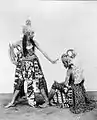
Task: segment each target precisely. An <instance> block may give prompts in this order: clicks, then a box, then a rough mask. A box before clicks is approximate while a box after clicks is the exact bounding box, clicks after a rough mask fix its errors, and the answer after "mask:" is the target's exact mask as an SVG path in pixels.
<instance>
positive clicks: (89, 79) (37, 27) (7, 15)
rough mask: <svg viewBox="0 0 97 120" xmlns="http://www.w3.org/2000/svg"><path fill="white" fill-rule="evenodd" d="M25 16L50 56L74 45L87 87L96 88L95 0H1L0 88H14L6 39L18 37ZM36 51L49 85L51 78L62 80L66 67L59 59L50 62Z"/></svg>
mask: <svg viewBox="0 0 97 120" xmlns="http://www.w3.org/2000/svg"><path fill="white" fill-rule="evenodd" d="M28 16H31V19H32V27H33V30H34V31H35V40H37V42H38V43H39V45H40V47H41V48H42V49H43V50H44V51H45V52H46V53H47V54H48V55H49V56H50V57H51V58H52V59H56V58H57V57H60V56H61V54H62V53H63V52H64V51H65V50H66V49H68V48H74V49H75V50H76V51H77V52H78V59H79V64H80V65H81V66H82V67H83V69H84V76H85V78H86V81H85V86H86V89H87V90H97V76H96V75H97V2H81V1H80V2H74V1H72V2H70V1H69V2H66V1H65V2H63V1H61V2H59V1H38V0H0V92H1V93H2V92H13V81H14V73H15V66H14V65H13V64H12V63H11V62H10V59H9V56H8V43H9V42H10V43H14V42H16V41H18V40H20V39H21V37H22V32H21V31H22V25H23V24H24V22H25V20H26V19H27V18H28ZM36 53H37V55H38V57H39V59H40V63H41V65H42V69H43V72H44V75H45V78H46V81H47V84H48V88H50V87H51V84H52V83H53V81H54V80H57V81H59V82H61V81H63V80H64V78H65V72H66V70H65V69H64V67H63V65H62V63H61V60H60V61H59V62H58V63H57V64H55V65H53V64H51V63H50V62H49V61H47V60H46V59H45V58H44V56H43V55H42V54H41V53H40V52H39V51H37V50H36ZM25 86H26V85H25ZM25 89H26V88H25Z"/></svg>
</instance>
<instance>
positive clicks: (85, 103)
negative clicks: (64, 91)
mask: <svg viewBox="0 0 97 120" xmlns="http://www.w3.org/2000/svg"><path fill="white" fill-rule="evenodd" d="M71 88H72V91H73V105H72V106H71V107H70V111H71V112H72V113H75V114H78V113H83V112H86V111H90V110H93V108H95V106H96V102H95V101H94V100H92V99H91V98H90V97H89V96H88V94H87V93H86V90H85V88H84V85H83V81H82V82H81V83H80V84H73V85H72V86H71Z"/></svg>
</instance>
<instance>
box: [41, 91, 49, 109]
mask: <svg viewBox="0 0 97 120" xmlns="http://www.w3.org/2000/svg"><path fill="white" fill-rule="evenodd" d="M41 94H42V95H43V97H44V99H45V103H44V104H42V105H39V106H40V107H43V108H44V107H47V106H48V105H49V100H48V97H47V95H46V93H45V90H44V89H41Z"/></svg>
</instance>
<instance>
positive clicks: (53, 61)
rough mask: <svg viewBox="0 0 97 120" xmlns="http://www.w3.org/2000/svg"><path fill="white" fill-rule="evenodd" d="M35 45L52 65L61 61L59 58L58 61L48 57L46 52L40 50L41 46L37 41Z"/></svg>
mask: <svg viewBox="0 0 97 120" xmlns="http://www.w3.org/2000/svg"><path fill="white" fill-rule="evenodd" d="M35 45H36V48H37V49H38V50H39V51H40V52H41V53H42V54H43V55H44V56H45V58H46V59H47V60H49V61H50V62H51V63H52V64H55V63H56V62H57V61H58V60H59V58H58V59H56V60H52V59H51V58H50V57H49V56H48V55H47V53H46V52H44V51H43V50H42V49H41V48H40V46H39V44H38V43H37V42H36V41H35Z"/></svg>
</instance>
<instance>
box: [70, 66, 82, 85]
mask: <svg viewBox="0 0 97 120" xmlns="http://www.w3.org/2000/svg"><path fill="white" fill-rule="evenodd" d="M70 72H71V74H72V77H73V80H74V84H79V83H80V82H81V81H82V80H83V70H82V69H81V68H80V67H78V66H72V68H71V71H70Z"/></svg>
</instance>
